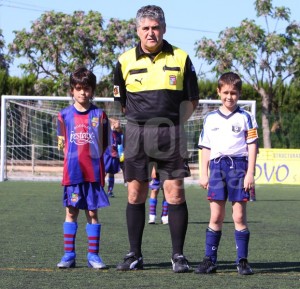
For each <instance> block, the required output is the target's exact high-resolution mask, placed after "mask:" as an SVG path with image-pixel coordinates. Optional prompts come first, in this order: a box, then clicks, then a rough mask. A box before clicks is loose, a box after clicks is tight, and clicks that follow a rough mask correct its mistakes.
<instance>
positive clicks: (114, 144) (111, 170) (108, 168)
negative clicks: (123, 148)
mask: <svg viewBox="0 0 300 289" xmlns="http://www.w3.org/2000/svg"><path fill="white" fill-rule="evenodd" d="M109 120H110V127H111V136H110V145H109V146H108V147H107V149H106V150H105V152H104V165H105V173H106V174H108V188H107V194H108V196H109V197H110V198H113V197H114V196H115V195H114V193H113V189H114V185H115V174H116V173H118V172H119V171H120V158H119V154H118V145H120V144H121V143H122V139H121V137H122V135H123V133H122V129H121V125H120V120H118V119H116V118H110V119H109Z"/></svg>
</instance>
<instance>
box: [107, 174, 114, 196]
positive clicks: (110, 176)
mask: <svg viewBox="0 0 300 289" xmlns="http://www.w3.org/2000/svg"><path fill="white" fill-rule="evenodd" d="M114 185H115V175H114V174H108V189H107V194H108V196H109V197H111V198H113V197H114V193H113V190H114Z"/></svg>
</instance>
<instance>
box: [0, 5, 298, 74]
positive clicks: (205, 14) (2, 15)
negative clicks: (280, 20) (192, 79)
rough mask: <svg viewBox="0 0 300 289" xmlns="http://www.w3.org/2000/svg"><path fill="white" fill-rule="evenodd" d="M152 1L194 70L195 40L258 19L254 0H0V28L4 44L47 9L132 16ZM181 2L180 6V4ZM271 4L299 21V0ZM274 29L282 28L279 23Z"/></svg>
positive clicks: (168, 37) (170, 37)
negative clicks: (162, 13) (279, 7)
mask: <svg viewBox="0 0 300 289" xmlns="http://www.w3.org/2000/svg"><path fill="white" fill-rule="evenodd" d="M148 4H155V5H159V6H161V7H162V8H163V9H164V11H165V17H166V22H167V33H166V34H165V37H164V38H165V39H166V40H168V41H169V42H170V43H171V44H173V45H176V46H178V47H180V48H182V49H184V50H185V51H187V52H188V53H189V55H190V57H191V59H192V61H193V63H194V66H195V68H196V71H197V72H198V71H200V70H201V71H202V72H205V71H206V70H207V69H208V68H207V66H206V65H205V63H203V61H201V60H199V59H197V58H196V57H195V45H194V44H195V42H196V41H197V40H199V39H201V38H202V37H207V38H212V39H216V38H217V37H218V34H219V32H220V31H222V30H224V29H225V28H226V27H235V26H238V25H239V24H240V22H241V21H242V20H243V19H245V18H248V19H254V20H255V21H256V22H257V23H258V24H260V25H262V26H263V27H265V26H264V22H262V21H258V19H257V18H256V15H255V10H254V0H225V1H224V0H205V1H204V0H184V1H179V0H177V1H174V0H173V1H172V0H161V1H155V0H152V1H144V0H84V1H82V0H51V1H46V0H0V28H1V29H2V32H3V35H4V39H5V42H6V44H8V43H10V42H11V41H12V40H13V38H14V34H13V31H14V30H22V29H23V28H25V29H26V30H30V26H31V24H32V22H33V21H34V20H35V19H37V18H39V17H40V15H41V14H42V13H43V12H45V11H48V10H55V11H57V12H58V11H61V12H64V13H69V14H72V13H73V11H75V10H84V11H89V10H96V11H99V12H100V13H101V14H102V16H103V17H104V19H106V20H108V19H110V18H119V19H126V20H127V19H130V18H134V17H135V14H136V11H137V10H138V9H139V8H140V7H141V6H144V5H148ZM180 4H181V5H180ZM273 6H286V7H289V8H290V9H291V20H296V21H297V22H300V9H299V0H273ZM281 25H282V26H281V27H280V25H279V26H278V29H277V30H280V29H282V28H284V27H285V25H283V24H281ZM17 65H18V61H15V63H14V65H13V66H12V67H11V69H10V75H16V76H20V74H21V72H20V70H19V69H18V68H17Z"/></svg>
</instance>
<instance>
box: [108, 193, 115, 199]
mask: <svg viewBox="0 0 300 289" xmlns="http://www.w3.org/2000/svg"><path fill="white" fill-rule="evenodd" d="M107 196H108V197H109V198H114V197H115V195H114V193H113V192H108V193H107Z"/></svg>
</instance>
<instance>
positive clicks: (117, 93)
mask: <svg viewBox="0 0 300 289" xmlns="http://www.w3.org/2000/svg"><path fill="white" fill-rule="evenodd" d="M113 91H114V97H120V88H119V85H114V90H113Z"/></svg>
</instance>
